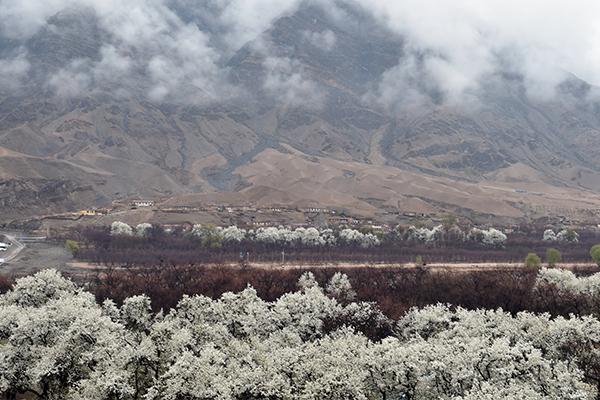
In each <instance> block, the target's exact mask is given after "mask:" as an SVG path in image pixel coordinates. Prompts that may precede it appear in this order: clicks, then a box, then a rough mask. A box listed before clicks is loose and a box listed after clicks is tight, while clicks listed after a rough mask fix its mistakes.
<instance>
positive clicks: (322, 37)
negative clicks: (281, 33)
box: [303, 29, 337, 51]
mask: <svg viewBox="0 0 600 400" xmlns="http://www.w3.org/2000/svg"><path fill="white" fill-rule="evenodd" d="M303 35H304V38H305V39H306V40H308V41H309V42H310V43H311V44H312V45H313V46H315V47H318V48H320V49H321V50H324V51H329V50H331V49H333V46H335V42H336V40H337V38H336V37H335V33H333V32H332V31H331V30H329V29H326V30H324V31H322V32H312V31H304V33H303Z"/></svg>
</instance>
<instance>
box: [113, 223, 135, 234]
mask: <svg viewBox="0 0 600 400" xmlns="http://www.w3.org/2000/svg"><path fill="white" fill-rule="evenodd" d="M110 234H111V235H112V236H132V235H133V228H132V227H131V226H129V225H127V224H126V223H125V222H121V221H115V222H113V223H112V224H111V225H110Z"/></svg>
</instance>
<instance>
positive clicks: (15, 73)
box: [0, 50, 30, 91]
mask: <svg viewBox="0 0 600 400" xmlns="http://www.w3.org/2000/svg"><path fill="white" fill-rule="evenodd" d="M29 68H30V64H29V61H27V57H26V53H25V51H24V50H21V51H20V52H18V53H17V54H16V55H13V56H11V57H7V58H0V91H1V90H2V89H4V90H6V89H8V90H15V89H18V88H19V87H20V86H21V84H22V83H23V81H24V80H25V78H26V77H27V72H28V71H29Z"/></svg>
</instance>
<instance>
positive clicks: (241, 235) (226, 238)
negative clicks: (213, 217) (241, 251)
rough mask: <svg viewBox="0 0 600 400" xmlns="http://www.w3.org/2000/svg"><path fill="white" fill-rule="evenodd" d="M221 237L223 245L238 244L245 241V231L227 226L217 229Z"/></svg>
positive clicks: (233, 226)
mask: <svg viewBox="0 0 600 400" xmlns="http://www.w3.org/2000/svg"><path fill="white" fill-rule="evenodd" d="M217 229H218V230H219V232H220V233H221V236H222V237H223V242H225V243H240V242H241V241H243V240H244V239H246V233H247V232H246V230H245V229H240V228H238V227H237V226H235V225H232V226H228V227H227V228H221V227H219V228H217Z"/></svg>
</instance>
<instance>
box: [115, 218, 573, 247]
mask: <svg viewBox="0 0 600 400" xmlns="http://www.w3.org/2000/svg"><path fill="white" fill-rule="evenodd" d="M152 230H153V225H151V224H149V223H142V224H138V225H137V226H135V227H134V226H130V225H128V224H126V223H124V222H121V221H115V222H113V223H112V225H111V227H110V233H111V235H113V236H138V237H142V238H144V237H148V236H149V235H150V233H151V232H152ZM189 236H190V237H192V238H196V239H198V240H200V241H201V242H202V243H203V245H205V246H207V247H219V246H221V245H228V244H236V243H242V242H250V243H259V244H264V245H274V246H287V247H294V246H303V247H326V246H329V247H332V246H355V247H361V248H372V247H377V246H379V245H381V244H382V243H391V242H407V243H430V244H436V243H477V244H480V245H483V246H487V247H502V246H504V244H505V243H506V241H507V236H506V234H504V233H503V232H502V231H500V230H498V229H496V228H487V229H481V228H477V227H474V228H471V229H469V230H463V229H461V228H460V227H459V226H458V225H456V224H454V225H451V226H445V225H437V226H434V227H433V228H427V227H416V226H414V225H411V226H408V227H406V226H401V225H398V226H397V227H396V228H395V229H393V230H392V231H391V232H388V233H384V232H380V231H377V230H372V229H368V228H367V229H360V230H359V229H352V228H344V229H340V230H333V229H329V228H327V229H317V228H314V227H309V228H304V227H300V228H295V229H293V228H290V227H286V226H270V227H261V228H258V229H243V228H239V227H237V226H235V225H232V226H227V227H220V226H214V225H210V224H196V225H194V226H193V227H192V229H191V231H190V232H189ZM542 240H543V241H545V242H563V243H578V242H579V235H578V233H577V232H575V231H574V230H571V229H563V230H560V231H558V232H557V233H556V232H554V230H552V229H546V230H545V231H544V234H543V237H542Z"/></svg>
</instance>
